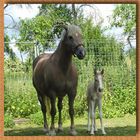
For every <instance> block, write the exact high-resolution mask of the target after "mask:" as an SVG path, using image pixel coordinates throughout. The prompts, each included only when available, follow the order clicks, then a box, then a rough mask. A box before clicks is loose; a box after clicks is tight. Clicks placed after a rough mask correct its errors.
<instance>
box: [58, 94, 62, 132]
mask: <svg viewBox="0 0 140 140" xmlns="http://www.w3.org/2000/svg"><path fill="white" fill-rule="evenodd" d="M62 100H63V98H60V97H59V98H58V104H57V107H58V111H59V120H58V132H61V131H63V128H62V116H61V110H62Z"/></svg>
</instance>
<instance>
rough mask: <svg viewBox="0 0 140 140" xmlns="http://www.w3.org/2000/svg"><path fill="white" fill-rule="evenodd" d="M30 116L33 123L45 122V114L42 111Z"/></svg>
mask: <svg viewBox="0 0 140 140" xmlns="http://www.w3.org/2000/svg"><path fill="white" fill-rule="evenodd" d="M29 118H30V120H31V122H32V123H33V124H37V125H42V124H43V115H42V112H41V111H39V112H37V113H34V114H31V115H30V116H29Z"/></svg>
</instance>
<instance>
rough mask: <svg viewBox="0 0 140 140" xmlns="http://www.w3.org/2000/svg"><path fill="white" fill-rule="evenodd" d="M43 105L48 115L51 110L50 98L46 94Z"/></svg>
mask: <svg viewBox="0 0 140 140" xmlns="http://www.w3.org/2000/svg"><path fill="white" fill-rule="evenodd" d="M45 105H46V110H47V115H50V110H51V109H50V108H51V106H50V99H49V97H47V96H45Z"/></svg>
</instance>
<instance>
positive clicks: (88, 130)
mask: <svg viewBox="0 0 140 140" xmlns="http://www.w3.org/2000/svg"><path fill="white" fill-rule="evenodd" d="M91 112H92V110H91V101H90V100H88V125H87V132H90V115H91Z"/></svg>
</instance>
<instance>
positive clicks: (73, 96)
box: [68, 94, 77, 135]
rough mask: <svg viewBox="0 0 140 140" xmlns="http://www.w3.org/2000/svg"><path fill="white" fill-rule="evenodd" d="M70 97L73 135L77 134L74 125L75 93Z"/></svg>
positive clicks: (71, 131)
mask: <svg viewBox="0 0 140 140" xmlns="http://www.w3.org/2000/svg"><path fill="white" fill-rule="evenodd" d="M68 98H69V114H70V118H71V126H70V133H71V135H77V132H76V131H75V126H74V108H73V104H74V99H75V95H73V94H69V95H68Z"/></svg>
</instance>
